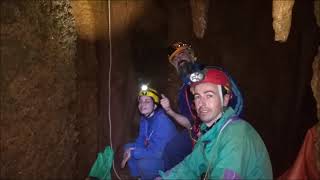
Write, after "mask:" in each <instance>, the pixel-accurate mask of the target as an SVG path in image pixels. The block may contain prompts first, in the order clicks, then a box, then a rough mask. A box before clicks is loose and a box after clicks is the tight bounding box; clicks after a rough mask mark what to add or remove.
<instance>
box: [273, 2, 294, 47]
mask: <svg viewBox="0 0 320 180" xmlns="http://www.w3.org/2000/svg"><path fill="white" fill-rule="evenodd" d="M293 5H294V0H273V4H272V17H273V24H272V25H273V29H274V32H275V35H274V39H275V41H279V42H285V41H286V40H287V38H288V35H289V32H290V27H291V17H292V8H293Z"/></svg>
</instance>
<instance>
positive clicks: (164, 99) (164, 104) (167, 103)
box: [160, 94, 171, 112]
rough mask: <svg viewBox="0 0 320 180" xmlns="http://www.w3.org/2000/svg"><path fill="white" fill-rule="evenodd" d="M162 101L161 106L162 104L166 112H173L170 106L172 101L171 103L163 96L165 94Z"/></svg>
mask: <svg viewBox="0 0 320 180" xmlns="http://www.w3.org/2000/svg"><path fill="white" fill-rule="evenodd" d="M161 97H162V98H161V100H160V104H161V106H162V108H163V109H164V110H165V111H166V112H168V111H171V106H170V101H169V99H168V98H167V97H166V96H165V95H163V94H161Z"/></svg>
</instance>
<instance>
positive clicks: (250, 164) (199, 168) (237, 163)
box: [160, 107, 273, 179]
mask: <svg viewBox="0 0 320 180" xmlns="http://www.w3.org/2000/svg"><path fill="white" fill-rule="evenodd" d="M205 128H206V126H205V124H202V125H201V129H205ZM209 164H210V165H209ZM206 174H207V176H206ZM160 175H161V177H162V178H163V179H199V178H201V177H204V176H206V177H207V178H208V179H272V177H273V176H272V167H271V163H270V159H269V155H268V151H267V149H266V147H265V145H264V143H263V141H262V139H261V137H260V136H259V134H258V133H257V132H256V131H255V129H254V128H253V127H252V126H251V125H250V124H249V123H247V122H246V121H244V120H240V119H239V118H237V117H236V116H235V114H234V111H233V109H232V108H230V107H229V108H228V109H226V111H225V112H224V113H223V115H222V117H221V119H220V120H219V121H218V122H217V123H216V124H215V125H214V126H213V127H212V128H211V129H210V130H208V131H207V132H206V133H205V134H203V135H202V136H201V137H200V138H199V139H198V142H197V143H196V145H195V147H194V150H193V151H192V153H191V154H189V155H188V156H187V157H186V158H185V159H184V160H183V161H182V162H180V163H179V164H178V165H176V166H175V167H173V168H172V169H170V170H168V171H167V172H165V173H164V172H161V171H160Z"/></svg>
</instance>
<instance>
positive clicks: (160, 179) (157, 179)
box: [154, 176, 162, 180]
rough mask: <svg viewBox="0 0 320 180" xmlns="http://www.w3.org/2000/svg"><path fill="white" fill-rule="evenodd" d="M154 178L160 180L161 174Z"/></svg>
mask: <svg viewBox="0 0 320 180" xmlns="http://www.w3.org/2000/svg"><path fill="white" fill-rule="evenodd" d="M154 180H162V178H161V176H157V177H156V178H154Z"/></svg>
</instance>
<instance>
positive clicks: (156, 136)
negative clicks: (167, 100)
mask: <svg viewBox="0 0 320 180" xmlns="http://www.w3.org/2000/svg"><path fill="white" fill-rule="evenodd" d="M173 128H175V127H174V125H173V123H172V122H171V120H170V119H169V117H168V116H167V115H165V114H164V113H162V114H160V115H159V116H158V117H157V119H155V122H154V125H153V134H152V136H151V137H150V140H149V145H148V147H138V148H136V149H135V150H134V151H133V157H134V158H136V159H141V158H161V157H162V152H163V150H164V148H165V145H166V144H167V142H168V140H169V137H171V136H172V133H173Z"/></svg>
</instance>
